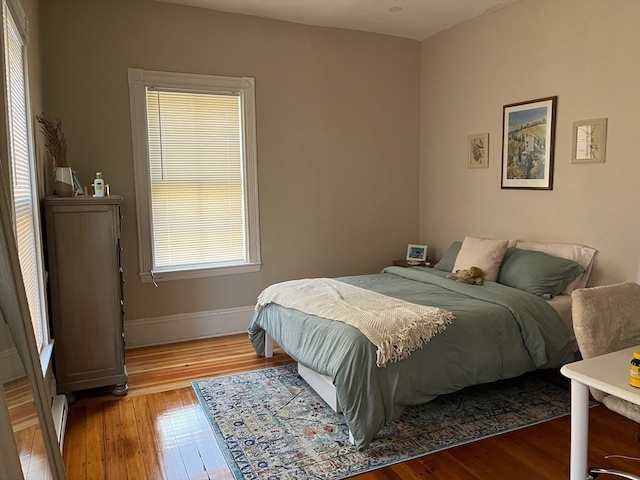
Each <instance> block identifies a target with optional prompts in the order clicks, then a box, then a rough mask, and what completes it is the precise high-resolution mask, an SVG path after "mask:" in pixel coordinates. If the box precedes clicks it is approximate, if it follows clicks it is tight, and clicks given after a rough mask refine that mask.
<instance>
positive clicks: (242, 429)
mask: <svg viewBox="0 0 640 480" xmlns="http://www.w3.org/2000/svg"><path fill="white" fill-rule="evenodd" d="M193 388H194V390H195V391H196V394H197V396H198V398H199V400H200V404H201V405H202V408H203V409H204V411H205V413H206V415H207V417H208V418H209V422H210V423H211V426H212V427H213V430H214V432H215V436H216V439H217V441H218V443H219V445H220V448H221V450H222V452H223V453H224V455H225V458H226V461H227V464H228V465H229V468H230V469H231V471H232V472H233V475H234V478H235V479H237V480H240V479H269V480H276V479H280V480H285V479H286V480H293V479H296V480H306V479H329V480H337V479H341V478H347V477H350V476H353V475H358V474H361V473H364V472H367V471H370V470H374V469H377V468H382V467H386V466H388V465H392V464H394V463H398V462H403V461H406V460H410V459H412V458H416V457H420V456H423V455H427V454H429V453H434V452H437V451H439V450H444V449H446V448H450V447H454V446H457V445H461V444H463V443H467V442H472V441H474V440H479V439H481V438H486V437H489V436H492V435H497V434H500V433H505V432H508V431H510V430H515V429H518V428H522V427H526V426H529V425H533V424H536V423H539V422H544V421H546V420H551V419H553V418H556V417H559V416H563V415H566V414H568V413H569V411H570V394H569V391H568V390H564V389H562V388H560V387H557V386H555V385H552V384H550V383H548V382H546V381H544V380H542V379H540V378H539V377H536V376H534V375H525V376H523V377H519V378H516V379H512V380H503V381H500V382H496V383H492V384H488V385H480V386H475V387H469V388H466V389H464V390H462V391H460V392H456V393H452V394H448V395H442V396H440V397H438V398H436V399H435V400H433V401H431V402H429V403H427V404H425V405H421V406H418V407H410V408H407V409H406V410H405V411H404V413H403V414H402V416H401V417H400V418H399V419H398V420H397V421H396V422H394V423H393V424H392V425H389V426H387V427H385V429H384V430H382V431H381V432H380V433H379V438H378V439H376V440H374V442H372V443H371V445H370V446H369V448H367V449H366V450H364V451H362V452H358V451H356V449H355V447H353V446H351V445H350V444H349V433H348V429H347V425H346V423H344V421H343V418H342V416H341V415H339V414H337V413H335V412H334V411H333V410H332V409H331V408H330V407H329V406H327V404H326V403H324V401H323V400H322V399H321V398H320V397H319V396H318V394H316V393H315V392H314V391H313V389H312V388H311V387H309V385H308V384H307V383H306V382H305V381H304V380H303V379H302V378H301V377H300V376H298V373H297V368H296V365H295V364H294V365H285V366H282V367H276V368H268V369H264V370H257V371H252V372H247V373H242V374H238V375H229V376H225V377H216V378H210V379H207V380H200V381H197V382H193Z"/></svg>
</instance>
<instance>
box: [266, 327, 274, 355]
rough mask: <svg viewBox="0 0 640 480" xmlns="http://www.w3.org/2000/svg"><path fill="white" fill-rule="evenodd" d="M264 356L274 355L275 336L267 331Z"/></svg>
mask: <svg viewBox="0 0 640 480" xmlns="http://www.w3.org/2000/svg"><path fill="white" fill-rule="evenodd" d="M264 356H265V357H267V358H271V357H273V338H271V335H269V334H268V333H267V332H264Z"/></svg>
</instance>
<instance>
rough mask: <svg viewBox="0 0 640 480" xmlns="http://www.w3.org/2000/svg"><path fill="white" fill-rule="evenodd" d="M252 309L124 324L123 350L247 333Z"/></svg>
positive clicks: (141, 320) (155, 318)
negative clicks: (124, 343)
mask: <svg viewBox="0 0 640 480" xmlns="http://www.w3.org/2000/svg"><path fill="white" fill-rule="evenodd" d="M253 314H254V307H253V306H251V307H237V308H227V309H224V310H209V311H205V312H195V313H181V314H178V315H167V316H165V317H153V318H140V319H135V320H125V322H124V338H125V341H126V348H135V347H146V346H151V345H162V344H165V343H176V342H184V341H186V340H197V339H200V338H210V337H219V336H222V335H231V334H234V333H241V332H246V331H247V328H248V327H249V323H250V322H251V318H252V317H253Z"/></svg>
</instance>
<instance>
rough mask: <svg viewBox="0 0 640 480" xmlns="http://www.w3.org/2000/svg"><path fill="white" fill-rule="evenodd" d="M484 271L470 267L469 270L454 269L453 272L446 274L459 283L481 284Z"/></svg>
mask: <svg viewBox="0 0 640 480" xmlns="http://www.w3.org/2000/svg"><path fill="white" fill-rule="evenodd" d="M483 275H484V272H483V271H482V269H481V268H479V267H471V268H469V270H456V271H455V272H454V273H451V274H449V275H447V278H450V279H452V280H455V281H457V282H461V283H468V284H470V285H482V284H483V283H484V279H483Z"/></svg>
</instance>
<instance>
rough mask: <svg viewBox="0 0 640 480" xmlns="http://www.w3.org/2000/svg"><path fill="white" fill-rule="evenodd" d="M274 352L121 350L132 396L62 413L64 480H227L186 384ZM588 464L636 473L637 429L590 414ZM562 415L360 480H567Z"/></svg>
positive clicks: (102, 398)
mask: <svg viewBox="0 0 640 480" xmlns="http://www.w3.org/2000/svg"><path fill="white" fill-rule="evenodd" d="M290 362H291V359H290V358H289V357H288V356H287V355H286V354H284V353H283V352H282V350H280V349H278V348H276V350H275V355H274V357H273V358H271V359H265V358H262V357H258V356H257V355H256V354H255V352H254V351H253V348H252V347H251V345H250V343H249V341H248V339H247V337H246V335H244V334H242V335H233V336H229V337H218V338H213V339H207V340H198V341H193V342H185V343H181V344H173V345H165V346H157V347H148V348H140V349H136V350H130V351H127V352H126V363H127V369H128V371H129V394H128V395H127V396H126V397H123V398H118V399H116V398H115V397H113V396H111V395H109V394H108V392H107V391H100V390H96V391H91V392H82V393H81V394H78V395H77V397H76V398H77V400H76V402H75V403H74V404H72V405H71V407H70V409H69V419H68V423H67V431H66V441H65V446H64V461H65V464H66V467H67V472H68V476H69V480H80V479H105V480H107V479H109V480H127V479H131V480H134V479H135V480H143V479H149V480H161V479H167V480H180V479H188V480H191V479H216V480H222V479H225V480H232V479H233V477H232V475H231V472H230V471H229V469H228V468H227V466H226V463H225V460H224V459H223V457H222V455H221V453H220V450H219V449H218V446H217V444H216V442H215V440H214V437H213V434H212V432H211V429H210V427H209V424H208V421H207V419H206V417H205V416H204V414H203V413H202V411H201V409H200V407H199V404H198V400H197V398H196V395H195V393H194V392H193V389H192V388H191V386H190V382H191V380H195V379H200V378H207V377H212V376H219V375H228V374H232V373H236V372H242V371H248V370H254V369H258V368H266V367H270V366H276V365H282V364H286V363H290ZM590 418H591V420H590V436H589V462H590V463H591V464H593V465H598V466H602V467H609V468H617V469H620V470H626V471H630V472H634V473H636V474H640V462H636V461H632V460H626V459H620V458H612V459H606V458H604V457H605V455H611V454H619V455H628V456H638V455H640V442H638V440H637V439H636V436H637V434H638V432H640V425H638V424H637V423H635V422H632V421H631V420H628V419H626V418H624V417H622V416H619V415H617V414H615V413H612V412H611V411H609V410H608V409H607V408H605V407H604V406H597V407H595V408H592V409H591V416H590ZM569 420H570V419H569V416H566V417H563V418H560V419H556V420H553V421H549V422H545V423H541V424H538V425H535V426H532V427H529V428H525V429H521V430H516V431H514V432H510V433H506V434H503V435H498V436H495V437H491V438H488V439H485V440H481V441H478V442H473V443H470V444H467V445H463V446H459V447H456V448H451V449H448V450H444V451H442V452H439V453H435V454H432V455H428V456H425V457H421V458H417V459H414V460H411V461H408V462H404V463H401V464H397V465H393V466H391V467H387V468H384V469H380V470H376V471H373V472H370V473H366V474H363V475H360V476H358V477H354V478H357V479H359V480H382V479H385V480H395V479H397V480H412V479H469V480H473V479H484V480H486V479H505V480H513V479H519V480H527V479H532V480H533V479H536V480H538V479H552V480H553V479H566V478H568V464H569V423H570V422H569Z"/></svg>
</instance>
